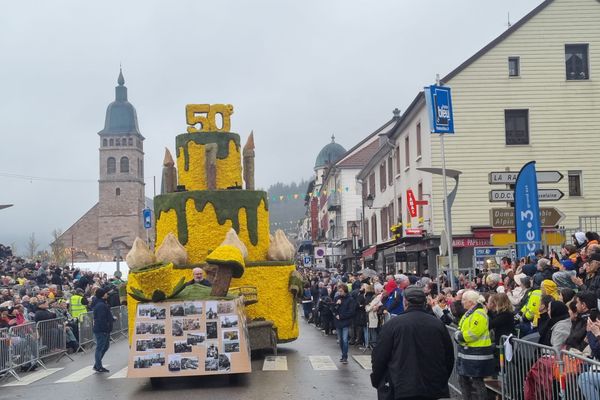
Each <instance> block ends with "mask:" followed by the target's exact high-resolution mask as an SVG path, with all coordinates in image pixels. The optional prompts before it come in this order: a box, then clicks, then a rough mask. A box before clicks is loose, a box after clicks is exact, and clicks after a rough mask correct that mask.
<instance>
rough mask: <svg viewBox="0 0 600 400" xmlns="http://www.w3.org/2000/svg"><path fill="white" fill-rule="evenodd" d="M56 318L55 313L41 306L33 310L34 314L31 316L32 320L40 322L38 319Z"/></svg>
mask: <svg viewBox="0 0 600 400" xmlns="http://www.w3.org/2000/svg"><path fill="white" fill-rule="evenodd" d="M54 318H56V314H54V313H52V312H50V311H48V310H45V309H43V308H38V310H37V311H36V312H35V316H34V317H33V320H34V321H35V322H40V321H46V320H48V319H54Z"/></svg>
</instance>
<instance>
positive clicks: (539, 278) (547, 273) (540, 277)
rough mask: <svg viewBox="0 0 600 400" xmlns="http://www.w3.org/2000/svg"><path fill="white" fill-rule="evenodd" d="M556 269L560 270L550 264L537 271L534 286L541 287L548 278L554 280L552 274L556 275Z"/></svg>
mask: <svg viewBox="0 0 600 400" xmlns="http://www.w3.org/2000/svg"><path fill="white" fill-rule="evenodd" d="M556 271H558V270H557V269H555V268H553V267H552V266H549V267H546V268H544V269H543V270H541V271H539V272H537V273H536V274H535V275H534V276H533V287H535V288H539V287H540V286H541V285H542V282H543V281H545V280H546V279H550V280H552V275H554V273H555V272H556Z"/></svg>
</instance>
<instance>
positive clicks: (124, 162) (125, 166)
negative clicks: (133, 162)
mask: <svg viewBox="0 0 600 400" xmlns="http://www.w3.org/2000/svg"><path fill="white" fill-rule="evenodd" d="M121 172H122V173H129V158H127V157H121Z"/></svg>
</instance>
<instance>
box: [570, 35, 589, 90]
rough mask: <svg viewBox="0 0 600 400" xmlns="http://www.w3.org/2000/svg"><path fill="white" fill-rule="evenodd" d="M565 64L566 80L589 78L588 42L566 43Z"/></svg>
mask: <svg viewBox="0 0 600 400" xmlns="http://www.w3.org/2000/svg"><path fill="white" fill-rule="evenodd" d="M565 64H566V72H567V80H568V81H575V80H582V79H589V78H590V76H589V73H588V44H566V45H565Z"/></svg>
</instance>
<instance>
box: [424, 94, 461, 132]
mask: <svg viewBox="0 0 600 400" xmlns="http://www.w3.org/2000/svg"><path fill="white" fill-rule="evenodd" d="M424 92H425V102H426V103H427V114H428V116H429V126H430V128H431V133H454V117H453V115H452V95H451V93H450V88H449V87H446V86H436V85H431V86H428V87H426V88H425V90H424Z"/></svg>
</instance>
